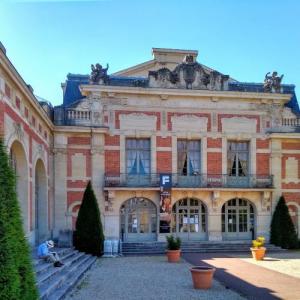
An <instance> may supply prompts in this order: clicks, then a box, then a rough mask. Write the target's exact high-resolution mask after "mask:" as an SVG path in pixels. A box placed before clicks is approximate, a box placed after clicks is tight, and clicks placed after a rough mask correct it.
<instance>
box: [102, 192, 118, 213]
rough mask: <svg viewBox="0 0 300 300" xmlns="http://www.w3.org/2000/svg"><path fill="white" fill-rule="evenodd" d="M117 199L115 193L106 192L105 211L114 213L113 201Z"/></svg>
mask: <svg viewBox="0 0 300 300" xmlns="http://www.w3.org/2000/svg"><path fill="white" fill-rule="evenodd" d="M114 199H115V192H114V191H105V192H104V207H105V211H107V212H112V211H113V200H114Z"/></svg>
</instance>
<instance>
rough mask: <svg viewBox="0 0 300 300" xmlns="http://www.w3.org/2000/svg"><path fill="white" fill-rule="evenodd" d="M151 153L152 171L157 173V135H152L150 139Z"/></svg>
mask: <svg viewBox="0 0 300 300" xmlns="http://www.w3.org/2000/svg"><path fill="white" fill-rule="evenodd" d="M150 151H151V152H150V155H151V162H150V163H151V173H152V174H154V173H156V170H157V169H156V135H152V136H151V141H150Z"/></svg>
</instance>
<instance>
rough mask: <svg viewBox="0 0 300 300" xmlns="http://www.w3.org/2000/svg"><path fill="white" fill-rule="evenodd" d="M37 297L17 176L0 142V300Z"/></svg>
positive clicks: (27, 299) (32, 298)
mask: <svg viewBox="0 0 300 300" xmlns="http://www.w3.org/2000/svg"><path fill="white" fill-rule="evenodd" d="M37 298H38V293H37V289H36V285H35V278H34V273H33V268H32V264H31V259H30V251H29V246H28V244H27V240H26V238H25V234H24V230H23V226H22V218H21V212H20V207H19V202H18V199H17V194H16V176H15V173H14V170H13V169H12V168H11V166H10V164H9V158H8V155H7V153H6V149H5V147H4V144H3V141H2V140H1V139H0V299H2V300H19V299H20V300H21V299H22V300H34V299H37Z"/></svg>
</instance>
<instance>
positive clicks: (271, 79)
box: [264, 71, 283, 93]
mask: <svg viewBox="0 0 300 300" xmlns="http://www.w3.org/2000/svg"><path fill="white" fill-rule="evenodd" d="M269 74H271V73H270V72H268V73H267V74H266V75H265V80H264V91H265V92H268V93H272V92H273V93H280V90H281V81H282V78H283V75H281V76H280V77H279V76H277V74H278V73H277V72H275V71H274V72H273V73H272V75H269Z"/></svg>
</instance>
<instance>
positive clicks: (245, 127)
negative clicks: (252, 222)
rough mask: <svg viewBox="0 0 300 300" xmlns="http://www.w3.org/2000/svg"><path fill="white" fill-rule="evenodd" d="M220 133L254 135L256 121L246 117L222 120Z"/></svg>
mask: <svg viewBox="0 0 300 300" xmlns="http://www.w3.org/2000/svg"><path fill="white" fill-rule="evenodd" d="M221 123H222V132H226V133H244V132H246V133H256V124H257V119H249V118H246V117H232V118H222V119H221Z"/></svg>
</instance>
